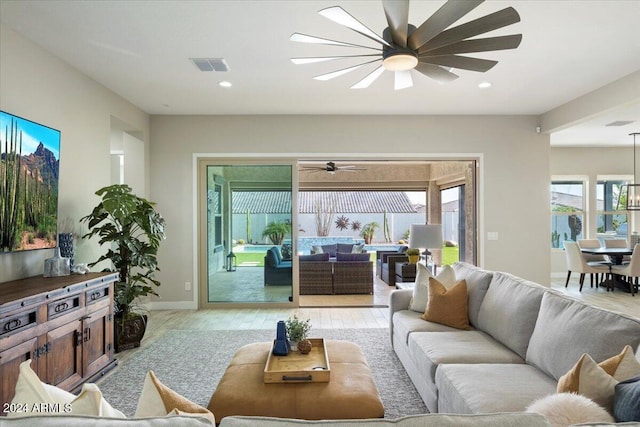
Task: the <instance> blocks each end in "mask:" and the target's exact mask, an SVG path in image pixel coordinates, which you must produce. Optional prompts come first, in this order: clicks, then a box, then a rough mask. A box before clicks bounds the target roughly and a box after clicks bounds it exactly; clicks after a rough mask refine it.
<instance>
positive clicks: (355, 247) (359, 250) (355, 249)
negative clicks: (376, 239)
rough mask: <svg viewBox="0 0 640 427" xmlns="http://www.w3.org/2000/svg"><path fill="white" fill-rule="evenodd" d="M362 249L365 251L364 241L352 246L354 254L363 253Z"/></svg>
mask: <svg viewBox="0 0 640 427" xmlns="http://www.w3.org/2000/svg"><path fill="white" fill-rule="evenodd" d="M362 251H364V243H361V244H359V245H358V244H356V245H353V247H352V248H351V253H352V254H361V253H362Z"/></svg>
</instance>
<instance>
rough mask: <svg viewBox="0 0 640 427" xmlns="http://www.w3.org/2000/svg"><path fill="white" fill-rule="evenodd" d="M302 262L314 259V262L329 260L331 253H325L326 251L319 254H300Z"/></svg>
mask: <svg viewBox="0 0 640 427" xmlns="http://www.w3.org/2000/svg"><path fill="white" fill-rule="evenodd" d="M298 259H299V261H300V262H309V261H314V262H321V261H329V254H325V253H319V254H312V255H300V256H299V257H298Z"/></svg>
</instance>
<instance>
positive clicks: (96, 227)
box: [80, 184, 165, 352]
mask: <svg viewBox="0 0 640 427" xmlns="http://www.w3.org/2000/svg"><path fill="white" fill-rule="evenodd" d="M95 194H96V195H98V196H99V197H101V199H102V200H101V201H100V203H99V204H98V205H97V206H96V207H95V208H94V209H93V211H92V212H91V213H90V214H89V215H87V216H85V217H83V218H82V219H81V220H80V221H81V222H85V223H87V225H88V228H89V232H88V233H87V234H85V235H84V236H83V237H88V238H91V237H93V236H99V237H100V241H99V242H98V243H100V245H101V246H102V245H107V247H108V250H107V252H106V253H105V254H103V255H102V256H100V258H98V259H97V260H96V261H95V262H92V263H90V264H89V266H90V267H93V266H95V265H96V264H98V263H100V262H102V261H111V263H112V264H113V267H114V268H115V270H116V271H117V272H118V273H119V275H120V277H119V281H118V282H117V283H116V285H115V291H114V304H115V320H116V321H115V322H114V326H115V328H114V340H115V348H116V352H117V351H121V350H126V349H129V348H133V347H138V346H140V340H141V339H142V337H143V336H144V332H145V330H146V321H147V316H146V315H145V314H143V313H141V312H140V310H139V305H138V298H139V297H141V296H147V295H158V294H157V293H156V291H155V290H154V288H153V286H160V282H159V281H158V280H156V279H155V278H154V273H155V272H156V271H159V268H158V260H157V254H158V248H159V246H160V241H162V240H164V238H165V232H164V230H165V220H164V218H163V217H162V215H160V214H159V213H158V212H156V210H155V208H154V205H155V203H153V202H150V201H148V200H146V199H144V198H142V197H139V196H136V195H135V194H133V193H132V192H131V188H130V187H129V186H127V185H124V184H116V185H111V186H108V187H104V188H101V189H100V190H98V191H96V193H95Z"/></svg>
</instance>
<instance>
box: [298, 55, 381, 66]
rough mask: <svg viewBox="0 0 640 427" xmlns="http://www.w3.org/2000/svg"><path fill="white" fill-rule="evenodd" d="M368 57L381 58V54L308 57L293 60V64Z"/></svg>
mask: <svg viewBox="0 0 640 427" xmlns="http://www.w3.org/2000/svg"><path fill="white" fill-rule="evenodd" d="M368 56H380V54H377V53H372V54H371V55H345V56H316V57H306V58H291V62H293V63H294V64H296V65H302V64H315V63H318V62H326V61H333V60H336V59H344V58H363V57H368Z"/></svg>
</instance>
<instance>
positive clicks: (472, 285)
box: [452, 262, 493, 327]
mask: <svg viewBox="0 0 640 427" xmlns="http://www.w3.org/2000/svg"><path fill="white" fill-rule="evenodd" d="M452 267H453V270H454V271H455V272H456V279H457V280H462V279H464V280H465V282H467V293H468V294H469V323H470V324H471V325H473V326H476V327H477V326H478V313H479V311H480V306H481V304H482V301H483V300H484V295H485V294H486V293H487V289H488V288H489V284H490V283H491V279H492V278H493V272H491V271H486V270H482V269H480V268H478V267H476V266H475V265H472V264H469V263H466V262H456V263H454V264H453V265H452Z"/></svg>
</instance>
